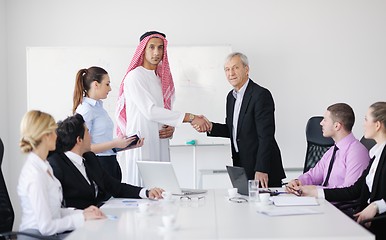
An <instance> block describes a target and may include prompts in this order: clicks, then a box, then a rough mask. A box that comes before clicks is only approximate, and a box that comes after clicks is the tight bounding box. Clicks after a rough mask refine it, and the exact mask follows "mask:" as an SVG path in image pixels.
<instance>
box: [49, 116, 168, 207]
mask: <svg viewBox="0 0 386 240" xmlns="http://www.w3.org/2000/svg"><path fill="white" fill-rule="evenodd" d="M56 133H57V140H56V145H57V147H56V151H55V152H54V153H52V154H51V155H50V156H49V157H48V161H49V163H50V164H51V166H52V168H53V170H54V175H55V177H56V178H57V179H59V181H60V182H61V184H62V188H63V203H64V205H65V206H66V207H75V208H78V209H84V208H86V207H88V206H90V205H97V206H100V205H102V204H103V202H104V201H106V200H107V199H109V198H110V197H111V196H113V197H121V198H152V199H158V198H162V196H161V193H162V191H163V190H162V189H160V188H152V189H150V190H147V189H146V188H141V187H138V186H132V185H129V184H125V183H121V182H119V181H118V180H117V179H115V178H113V177H111V176H110V175H109V174H108V173H107V172H106V171H105V170H104V169H103V168H102V166H101V165H100V163H99V161H98V159H97V157H96V155H95V154H94V153H93V152H90V150H91V136H90V134H89V131H88V129H87V127H86V125H85V124H84V120H83V117H82V116H81V115H80V114H76V115H74V116H71V117H68V118H66V119H65V120H64V121H62V122H59V123H58V129H57V130H56Z"/></svg>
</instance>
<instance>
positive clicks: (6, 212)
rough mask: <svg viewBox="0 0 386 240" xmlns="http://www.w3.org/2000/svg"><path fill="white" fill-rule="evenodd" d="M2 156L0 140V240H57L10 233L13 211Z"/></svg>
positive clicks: (2, 146) (0, 142)
mask: <svg viewBox="0 0 386 240" xmlns="http://www.w3.org/2000/svg"><path fill="white" fill-rule="evenodd" d="M3 156H4V144H3V141H2V140H1V138H0V240H3V239H17V236H18V235H25V236H29V237H32V238H35V239H57V238H54V237H51V236H49V237H48V236H47V237H46V236H38V235H35V234H31V233H25V232H12V226H13V221H14V219H15V213H14V211H13V207H12V203H11V200H10V198H9V195H8V191H7V187H6V185H5V180H4V176H3V171H2V170H1V164H2V162H3Z"/></svg>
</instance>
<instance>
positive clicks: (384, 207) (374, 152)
mask: <svg viewBox="0 0 386 240" xmlns="http://www.w3.org/2000/svg"><path fill="white" fill-rule="evenodd" d="M385 146H386V142H384V143H382V144H377V145H375V146H374V147H373V148H371V149H370V152H369V154H370V157H375V158H374V161H373V163H372V165H371V168H370V172H369V174H367V176H366V184H367V186H368V187H369V189H370V191H371V189H372V188H373V182H374V176H375V172H376V170H377V168H378V164H379V159H380V158H381V154H382V151H383V149H384V148H385ZM374 203H375V204H377V206H378V212H379V214H382V213H384V212H386V202H385V200H384V199H380V200H377V201H374Z"/></svg>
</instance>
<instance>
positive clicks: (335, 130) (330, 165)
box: [287, 103, 370, 195]
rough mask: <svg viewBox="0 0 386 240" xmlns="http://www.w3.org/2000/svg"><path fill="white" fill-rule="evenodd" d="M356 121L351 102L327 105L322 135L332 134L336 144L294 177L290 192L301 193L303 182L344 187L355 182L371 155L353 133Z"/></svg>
mask: <svg viewBox="0 0 386 240" xmlns="http://www.w3.org/2000/svg"><path fill="white" fill-rule="evenodd" d="M354 122H355V116H354V111H353V110H352V108H351V107H350V106H349V105H347V104H345V103H336V104H333V105H331V106H329V107H328V108H327V111H326V112H325V114H324V116H323V120H322V121H321V122H320V125H321V126H322V131H323V136H324V137H331V138H332V139H333V140H334V142H335V146H333V147H331V148H330V149H329V150H328V151H327V152H326V153H325V154H324V155H323V157H322V158H321V159H320V161H319V162H318V163H317V164H316V165H315V166H314V167H313V168H311V169H310V170H309V171H308V172H306V173H304V174H302V175H300V176H299V177H298V179H294V180H291V181H290V182H289V183H288V185H287V191H289V192H292V193H295V194H297V195H298V194H299V192H298V189H299V186H301V185H319V186H322V187H324V188H341V187H349V186H351V185H353V184H354V183H355V182H356V180H357V179H358V178H359V177H360V176H361V174H362V172H363V171H364V170H365V169H366V167H367V166H368V164H369V162H370V157H369V152H368V150H367V149H366V147H365V146H363V144H362V143H361V142H359V141H358V139H356V138H355V137H354V135H353V133H352V132H351V130H352V127H353V125H354Z"/></svg>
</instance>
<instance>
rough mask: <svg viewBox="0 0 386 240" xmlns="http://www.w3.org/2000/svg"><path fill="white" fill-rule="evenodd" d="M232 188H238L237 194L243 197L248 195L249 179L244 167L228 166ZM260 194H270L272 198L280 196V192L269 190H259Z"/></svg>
mask: <svg viewBox="0 0 386 240" xmlns="http://www.w3.org/2000/svg"><path fill="white" fill-rule="evenodd" d="M226 167H227V171H228V175H229V178H230V179H231V182H232V186H233V187H234V188H237V192H238V193H239V194H241V195H248V178H247V174H246V173H245V169H244V168H242V167H234V166H226ZM259 193H269V194H270V195H271V196H276V195H279V194H280V192H279V191H278V190H271V189H269V188H259Z"/></svg>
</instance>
